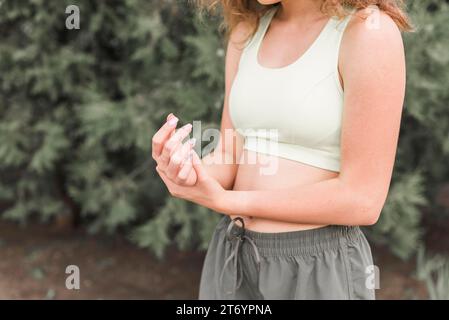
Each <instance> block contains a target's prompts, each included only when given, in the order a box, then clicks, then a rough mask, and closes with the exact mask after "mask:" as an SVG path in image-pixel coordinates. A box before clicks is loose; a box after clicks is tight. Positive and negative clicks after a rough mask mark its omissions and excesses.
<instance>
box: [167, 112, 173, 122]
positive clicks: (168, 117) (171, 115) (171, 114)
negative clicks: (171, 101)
mask: <svg viewBox="0 0 449 320" xmlns="http://www.w3.org/2000/svg"><path fill="white" fill-rule="evenodd" d="M172 117H173V113H170V114H169V115H168V116H167V121H168V120H170V119H171V118H172Z"/></svg>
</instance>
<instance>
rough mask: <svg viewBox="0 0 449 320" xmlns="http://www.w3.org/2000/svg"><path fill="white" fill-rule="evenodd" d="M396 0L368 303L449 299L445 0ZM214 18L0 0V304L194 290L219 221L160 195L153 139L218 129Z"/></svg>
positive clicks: (55, 0) (166, 9)
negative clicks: (393, 90) (187, 128)
mask: <svg viewBox="0 0 449 320" xmlns="http://www.w3.org/2000/svg"><path fill="white" fill-rule="evenodd" d="M406 2H407V4H408V10H409V12H410V14H411V17H412V21H413V22H414V24H415V26H416V27H417V31H416V32H415V33H412V34H405V35H404V41H405V44H406V54H407V64H408V80H407V81H408V86H407V97H406V102H405V106H404V113H403V120H402V127H401V135H400V141H399V148H398V153H397V158H396V164H395V170H394V175H393V180H392V184H391V187H390V193H389V197H388V200H387V203H386V205H385V208H384V210H383V213H382V216H381V219H380V221H379V222H378V223H377V225H376V226H374V227H370V228H365V229H364V231H365V232H366V234H367V236H368V239H369V241H370V243H371V245H372V247H373V253H374V259H375V264H376V265H377V266H378V267H379V269H380V289H379V290H377V297H378V298H379V299H449V29H448V23H449V1H446V0H419V1H406ZM69 5H76V6H77V8H78V9H79V14H80V15H79V16H80V21H79V29H68V28H67V26H66V19H68V17H69V16H70V14H72V13H73V12H69V13H66V8H67V6H69ZM72 22H74V21H72ZM218 25H219V21H218V19H217V18H214V17H209V16H204V17H203V18H200V17H198V15H197V14H195V12H194V10H193V9H192V7H191V6H189V5H188V4H187V1H175V0H165V1H156V0H116V1H115V0H108V1H106V0H100V1H89V0H72V1H65V0H64V1H63V0H50V1H49V0H0V217H1V219H0V299H18V298H24V299H111V298H123V299H127V298H130V299H174V298H187V299H195V298H196V297H197V291H198V283H199V277H200V273H201V267H202V261H203V258H204V250H205V248H206V247H207V243H208V240H209V238H210V236H211V234H212V231H213V229H214V226H215V224H216V222H217V221H218V219H219V218H220V216H219V215H218V214H216V213H214V212H210V211H209V210H207V209H204V208H201V207H198V206H196V205H192V204H190V203H188V202H185V201H182V200H176V199H173V198H170V197H168V195H167V191H166V189H165V187H164V185H163V184H162V183H161V181H160V179H159V178H158V176H157V174H156V172H155V170H154V167H155V165H154V163H153V161H152V160H151V159H150V158H151V155H150V142H151V137H152V135H153V134H154V132H155V131H156V130H157V129H158V128H159V126H160V125H161V124H162V123H163V122H164V120H165V117H166V116H167V114H168V113H169V112H174V113H175V114H176V115H177V116H178V117H179V118H180V119H181V122H182V123H180V125H182V124H184V123H187V122H191V121H193V120H201V121H202V129H203V130H204V129H207V128H209V127H215V128H218V122H219V119H220V116H221V108H222V101H223V85H224V83H223V82H224V81H223V76H224V54H225V50H224V48H225V43H224V40H222V37H221V35H220V32H219V31H218ZM385 80H386V81H388V79H385ZM68 265H76V266H78V267H79V269H80V276H81V283H80V285H81V288H80V289H79V290H68V289H67V288H66V286H65V281H66V277H67V276H68V275H67V274H66V273H65V270H66V267H67V266H68Z"/></svg>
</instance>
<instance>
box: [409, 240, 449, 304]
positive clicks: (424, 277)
mask: <svg viewBox="0 0 449 320" xmlns="http://www.w3.org/2000/svg"><path fill="white" fill-rule="evenodd" d="M416 277H417V278H418V279H419V280H421V281H424V283H425V284H426V286H427V291H428V293H429V297H430V299H431V300H448V299H449V258H448V257H445V256H443V255H438V254H437V255H434V256H431V257H428V256H426V254H425V250H424V248H423V247H420V248H419V250H418V254H417V258H416Z"/></svg>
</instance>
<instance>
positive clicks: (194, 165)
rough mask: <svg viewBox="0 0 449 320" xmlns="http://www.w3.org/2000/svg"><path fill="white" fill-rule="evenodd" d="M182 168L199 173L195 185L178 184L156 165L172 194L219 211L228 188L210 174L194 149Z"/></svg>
mask: <svg viewBox="0 0 449 320" xmlns="http://www.w3.org/2000/svg"><path fill="white" fill-rule="evenodd" d="M182 170H185V171H189V170H195V172H196V175H197V180H196V183H195V185H193V186H183V185H179V184H176V183H174V182H173V181H172V180H170V179H169V178H168V176H167V175H166V174H165V172H164V171H162V170H161V169H160V168H159V167H156V171H157V172H158V174H159V176H160V177H161V179H162V180H163V181H164V183H165V185H166V186H167V189H168V191H169V192H170V194H171V195H172V196H174V197H176V198H181V199H185V200H188V201H191V202H194V203H197V204H199V205H202V206H204V207H207V208H209V209H212V210H215V211H219V210H220V207H221V203H222V199H223V196H224V194H225V192H226V190H225V189H223V187H222V186H221V185H220V184H219V183H218V182H217V181H216V180H215V179H214V178H213V177H211V176H210V175H209V174H208V172H207V170H206V169H205V168H204V166H203V163H202V162H201V159H200V158H199V156H198V155H197V154H196V152H195V151H194V150H191V154H190V156H189V157H188V159H187V160H186V161H185V162H184V164H183V168H182Z"/></svg>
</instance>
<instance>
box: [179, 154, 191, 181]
mask: <svg viewBox="0 0 449 320" xmlns="http://www.w3.org/2000/svg"><path fill="white" fill-rule="evenodd" d="M192 170H193V165H192V156H191V154H190V153H189V154H188V157H187V160H186V161H184V163H183V165H182V167H181V170H179V172H178V176H177V177H176V180H177V183H178V184H184V183H186V182H187V179H188V178H189V176H190V173H191V172H192Z"/></svg>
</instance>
